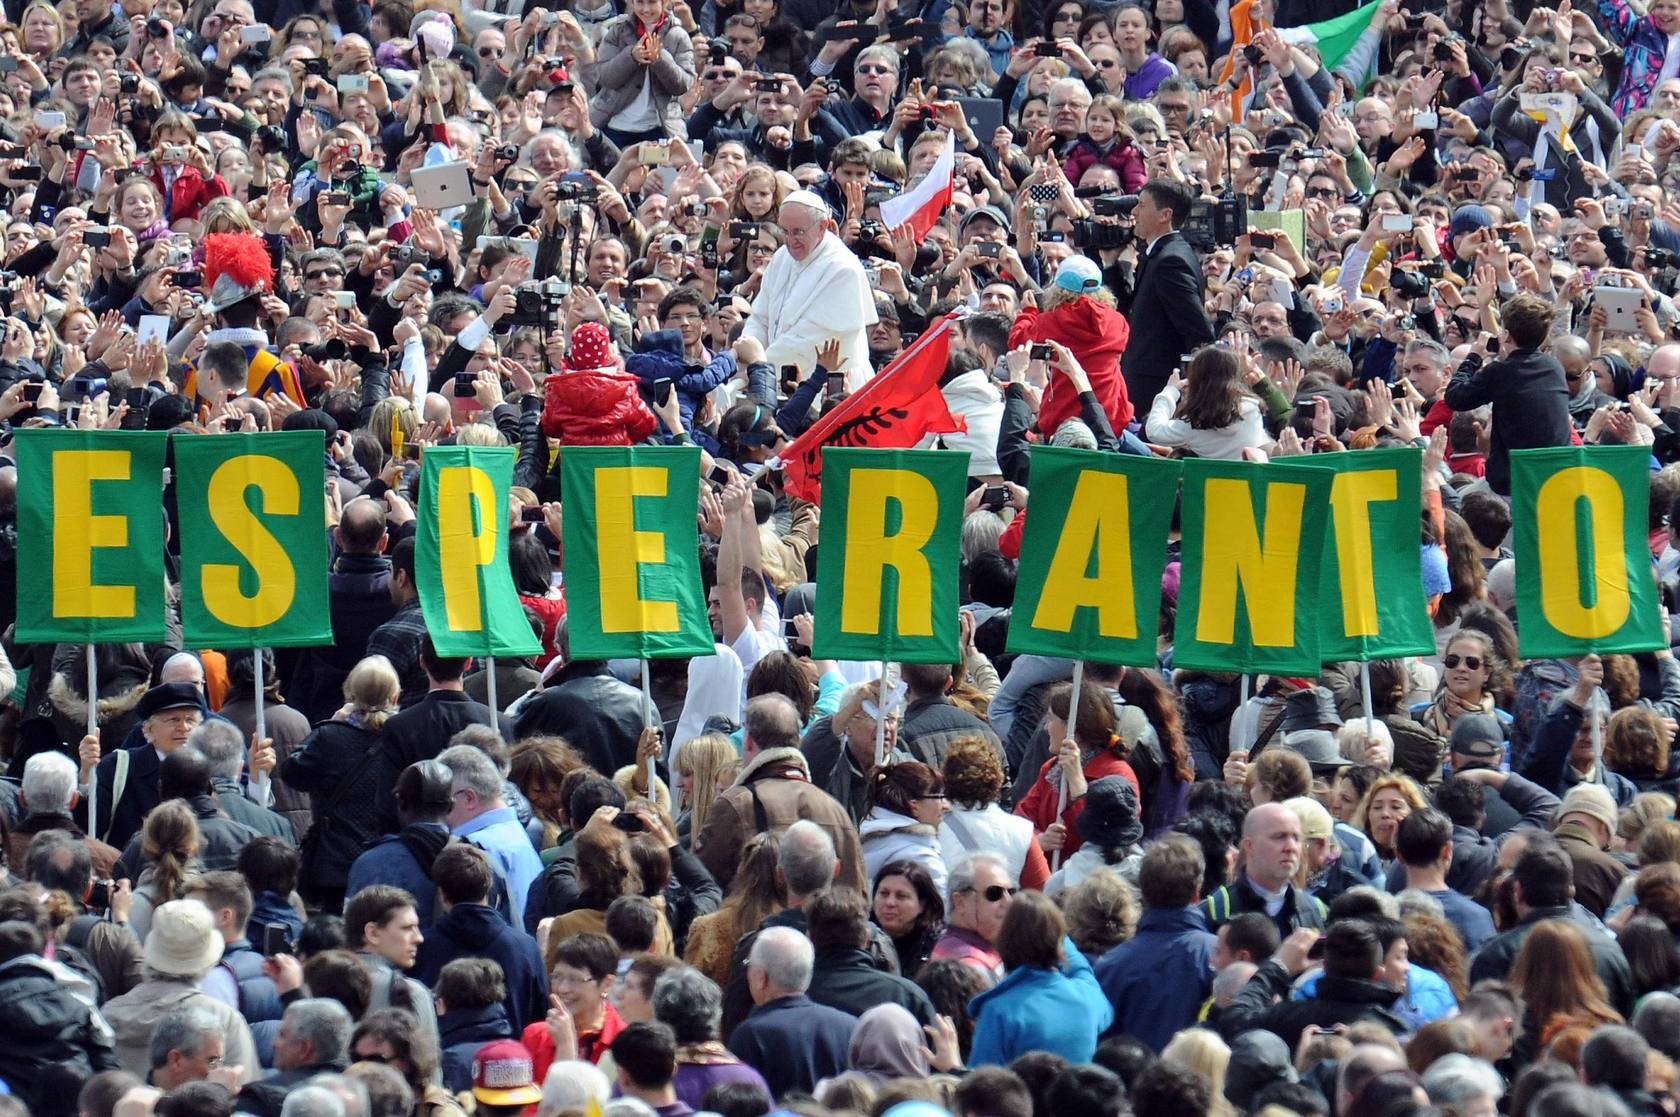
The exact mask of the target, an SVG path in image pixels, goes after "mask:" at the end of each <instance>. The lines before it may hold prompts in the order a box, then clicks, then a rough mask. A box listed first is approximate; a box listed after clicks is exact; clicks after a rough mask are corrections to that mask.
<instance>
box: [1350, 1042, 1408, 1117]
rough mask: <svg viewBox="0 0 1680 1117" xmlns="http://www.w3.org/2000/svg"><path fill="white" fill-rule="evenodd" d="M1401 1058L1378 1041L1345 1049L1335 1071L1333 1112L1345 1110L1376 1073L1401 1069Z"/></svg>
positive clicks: (1403, 1066) (1402, 1064) (1402, 1059)
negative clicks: (1340, 1063)
mask: <svg viewBox="0 0 1680 1117" xmlns="http://www.w3.org/2000/svg"><path fill="white" fill-rule="evenodd" d="M1405 1069H1406V1060H1405V1057H1404V1056H1402V1055H1401V1054H1400V1052H1399V1051H1396V1050H1395V1049H1394V1048H1392V1047H1385V1046H1383V1045H1382V1044H1380V1043H1362V1044H1360V1045H1359V1046H1358V1047H1355V1048H1354V1049H1353V1050H1352V1051H1351V1052H1349V1054H1348V1057H1347V1058H1345V1059H1343V1060H1342V1066H1341V1069H1340V1070H1339V1071H1337V1072H1336V1112H1337V1113H1346V1112H1347V1111H1348V1108H1349V1106H1351V1105H1352V1104H1353V1099H1354V1098H1356V1097H1358V1096H1359V1091H1360V1090H1362V1089H1364V1088H1365V1084H1366V1083H1367V1082H1369V1081H1371V1079H1373V1078H1375V1077H1376V1076H1377V1075H1379V1074H1387V1073H1388V1072H1389V1071H1391V1070H1405Z"/></svg>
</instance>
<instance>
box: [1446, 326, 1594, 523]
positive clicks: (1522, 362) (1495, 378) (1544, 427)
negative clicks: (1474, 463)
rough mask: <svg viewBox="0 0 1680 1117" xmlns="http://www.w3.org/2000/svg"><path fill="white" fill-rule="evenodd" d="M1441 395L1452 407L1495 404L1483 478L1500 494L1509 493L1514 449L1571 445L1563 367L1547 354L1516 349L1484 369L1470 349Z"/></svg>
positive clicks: (1567, 388)
mask: <svg viewBox="0 0 1680 1117" xmlns="http://www.w3.org/2000/svg"><path fill="white" fill-rule="evenodd" d="M1441 398H1442V400H1443V401H1444V402H1445V403H1446V405H1447V406H1448V407H1450V408H1452V409H1453V410H1454V411H1470V410H1472V409H1474V408H1477V407H1480V406H1482V405H1483V404H1486V403H1491V404H1492V405H1493V430H1492V432H1491V433H1490V434H1489V436H1488V456H1487V481H1488V487H1489V488H1491V489H1492V490H1493V491H1494V492H1496V493H1498V494H1499V495H1501V496H1509V495H1510V493H1511V457H1510V454H1511V451H1512V450H1526V449H1530V448H1532V447H1535V446H1568V445H1569V442H1570V435H1571V433H1572V432H1573V428H1572V427H1571V426H1570V425H1569V385H1568V383H1567V382H1566V381H1565V379H1564V374H1563V366H1562V365H1560V364H1558V360H1557V358H1556V357H1554V356H1552V355H1551V354H1550V353H1542V352H1540V351H1539V350H1538V349H1518V350H1517V351H1516V352H1514V353H1512V354H1511V355H1510V356H1509V357H1506V358H1504V359H1502V360H1498V361H1494V362H1493V363H1492V364H1490V365H1487V366H1486V367H1485V368H1484V367H1483V366H1482V359H1481V357H1480V356H1478V355H1477V354H1475V353H1472V354H1470V355H1469V356H1468V357H1466V358H1465V360H1464V363H1463V364H1462V365H1460V366H1458V371H1457V372H1455V373H1453V378H1452V382H1451V383H1449V384H1448V385H1447V390H1446V393H1445V394H1444V395H1443V396H1442V397H1441Z"/></svg>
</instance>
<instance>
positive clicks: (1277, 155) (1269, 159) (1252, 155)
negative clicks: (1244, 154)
mask: <svg viewBox="0 0 1680 1117" xmlns="http://www.w3.org/2000/svg"><path fill="white" fill-rule="evenodd" d="M1282 161H1283V152H1281V151H1251V152H1249V154H1248V165H1249V166H1251V167H1275V166H1277V165H1278V164H1279V163H1281V162H1282Z"/></svg>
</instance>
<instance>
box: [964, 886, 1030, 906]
mask: <svg viewBox="0 0 1680 1117" xmlns="http://www.w3.org/2000/svg"><path fill="white" fill-rule="evenodd" d="M967 891H969V892H973V893H975V894H976V895H978V896H979V897H980V898H981V899H983V900H985V901H986V902H987V903H988V904H995V903H997V902H998V901H999V900H1001V899H1003V898H1004V897H1005V896H1013V895H1015V893H1017V892H1019V891H1020V889H1019V888H1009V887H1006V886H1005V885H1001V884H993V885H988V886H987V887H985V888H970V889H968V890H967Z"/></svg>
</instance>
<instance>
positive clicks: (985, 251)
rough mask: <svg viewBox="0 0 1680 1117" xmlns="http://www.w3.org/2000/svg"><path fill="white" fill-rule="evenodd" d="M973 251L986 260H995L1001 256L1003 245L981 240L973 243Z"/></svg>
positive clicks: (993, 241)
mask: <svg viewBox="0 0 1680 1117" xmlns="http://www.w3.org/2000/svg"><path fill="white" fill-rule="evenodd" d="M974 251H976V252H978V253H979V254H980V255H981V256H983V257H985V258H986V259H988V260H995V259H997V258H998V257H999V256H1001V255H1003V245H1001V244H999V243H998V242H997V241H995V240H982V241H976V242H975V243H974Z"/></svg>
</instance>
